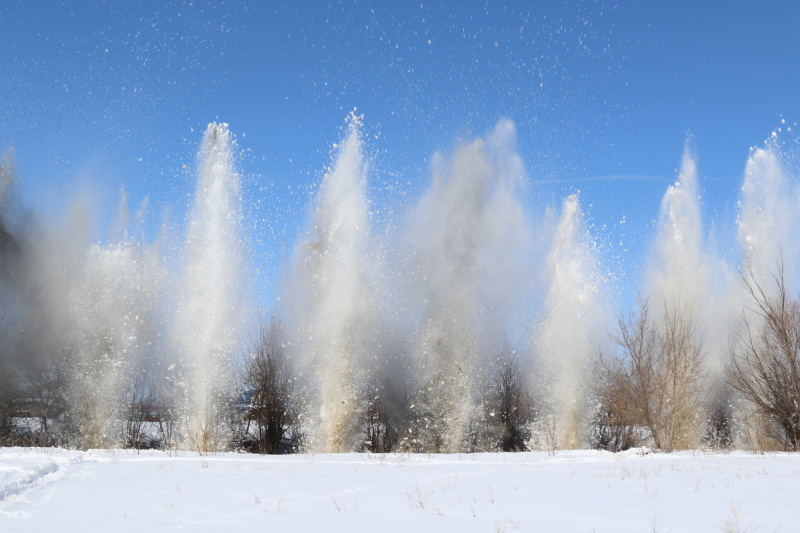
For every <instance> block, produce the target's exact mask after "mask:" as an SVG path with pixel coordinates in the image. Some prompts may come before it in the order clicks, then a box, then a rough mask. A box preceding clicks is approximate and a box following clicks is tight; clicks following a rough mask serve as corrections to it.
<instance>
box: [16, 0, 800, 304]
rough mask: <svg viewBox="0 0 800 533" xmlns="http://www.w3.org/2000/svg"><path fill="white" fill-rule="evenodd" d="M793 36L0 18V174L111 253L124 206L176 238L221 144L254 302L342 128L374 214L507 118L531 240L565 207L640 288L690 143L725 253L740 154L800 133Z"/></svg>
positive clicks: (160, 14)
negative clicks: (214, 133)
mask: <svg viewBox="0 0 800 533" xmlns="http://www.w3.org/2000/svg"><path fill="white" fill-rule="evenodd" d="M798 20H800V4H797V3H796V2H792V1H774V2H749V1H736V2H725V3H720V2H710V1H693V2H690V1H671V2H629V1H624V0H623V1H619V2H522V1H520V2H494V1H485V0H484V1H480V2H478V1H462V2H445V3H438V4H434V3H428V2H424V1H423V2H377V1H376V2H365V1H353V0H342V1H336V2H316V1H311V2H276V1H266V2H222V1H215V2H207V1H183V2H164V3H161V2H158V3H157V2H147V1H141V2H64V3H61V2H30V1H24V0H6V1H5V2H3V4H2V7H0V49H2V50H3V71H2V75H0V150H5V149H7V148H11V147H13V148H14V149H15V151H16V157H17V167H18V172H19V177H20V181H21V182H22V188H21V191H22V198H23V202H24V203H25V204H26V205H27V206H30V207H32V208H34V209H36V210H37V211H38V212H40V213H42V215H43V216H45V217H57V216H58V215H57V213H58V212H59V210H60V209H62V206H64V205H66V204H68V203H69V202H70V201H71V198H72V197H73V196H74V195H77V194H78V193H77V191H78V190H90V191H92V192H93V194H94V195H95V203H96V205H97V209H98V234H97V238H98V239H103V238H105V232H104V230H103V228H104V227H106V226H108V225H109V221H110V220H112V219H113V218H114V216H115V211H116V208H117V194H118V190H119V188H120V187H121V186H124V187H125V188H126V190H127V191H128V194H129V196H130V202H131V207H132V208H133V207H135V206H136V204H138V203H139V202H140V201H141V200H142V199H143V198H144V197H145V196H148V195H149V198H150V201H151V206H152V212H151V216H152V219H153V220H152V221H151V222H152V223H153V224H154V227H155V221H156V220H157V219H158V218H159V217H160V216H162V215H163V213H165V212H169V213H171V216H173V217H174V218H176V219H178V220H182V217H183V216H185V211H186V208H187V206H188V205H189V198H188V195H190V194H191V191H192V189H193V186H194V182H193V179H194V177H193V174H192V172H191V168H192V167H193V166H194V163H195V154H196V151H197V148H198V146H199V144H200V140H201V136H202V131H203V129H204V128H205V126H206V124H207V123H208V122H210V121H214V120H221V121H224V122H228V123H229V124H230V126H231V130H232V131H233V132H234V134H235V135H236V136H237V138H238V146H239V148H240V149H241V151H242V155H241V158H240V162H239V168H240V170H241V172H242V174H243V176H244V191H245V199H246V203H247V206H246V212H247V213H248V217H249V220H250V221H251V222H252V226H250V227H248V230H247V231H248V234H249V236H250V238H251V239H252V242H253V243H254V250H253V252H254V253H253V264H254V266H258V267H259V268H260V269H261V270H260V272H261V274H260V276H261V277H262V278H263V279H262V281H263V282H264V283H265V284H266V285H268V286H269V285H270V284H271V283H273V282H274V278H275V277H276V276H277V274H278V271H279V265H280V264H281V260H282V259H285V257H286V253H287V252H286V250H288V249H290V248H291V246H292V245H293V243H294V242H295V239H296V235H297V234H298V233H299V231H300V229H301V227H302V225H303V221H304V216H305V209H306V206H307V204H308V202H309V199H310V194H311V192H310V191H312V190H313V189H312V188H311V185H312V184H313V183H315V182H318V181H319V180H320V178H321V176H322V174H323V169H324V167H325V166H326V165H327V164H328V163H329V161H330V150H331V146H332V144H333V143H334V142H336V141H338V140H339V139H340V137H341V135H342V134H343V127H344V125H345V120H346V118H347V116H348V114H349V112H350V111H351V110H352V109H354V108H357V109H358V113H360V114H361V113H363V115H364V133H365V139H366V145H367V150H368V152H369V153H370V156H371V157H372V160H373V164H372V174H371V176H370V180H371V182H370V187H371V189H370V195H371V200H372V202H373V205H375V206H378V207H379V208H382V210H384V211H391V210H392V209H393V208H396V206H397V205H401V204H403V203H407V202H408V201H413V199H415V198H418V197H419V196H420V195H421V194H422V192H423V191H424V190H425V189H426V188H427V187H428V184H429V180H430V173H429V167H428V165H429V161H430V157H431V154H432V153H433V152H434V151H437V150H438V151H443V152H448V151H450V150H451V149H452V148H453V147H454V146H455V145H456V143H457V142H458V141H461V140H468V139H471V138H473V137H475V136H481V135H484V134H485V133H486V132H487V131H489V130H490V129H491V128H492V127H493V125H494V124H495V123H496V122H497V121H498V120H499V119H500V118H504V117H505V118H510V119H511V120H513V121H514V123H515V124H516V126H517V135H518V148H519V152H520V155H521V156H522V158H523V160H524V162H525V165H526V172H527V178H528V187H527V189H526V194H527V195H528V198H527V199H526V200H527V201H528V202H529V206H530V212H531V216H532V218H534V219H535V218H536V217H537V216H538V213H539V212H540V211H541V210H542V209H543V206H545V205H547V204H558V203H560V201H561V199H562V198H563V197H564V196H565V195H567V194H569V193H571V192H574V191H576V190H580V191H581V199H582V203H583V205H584V209H585V210H586V211H587V215H588V217H589V219H590V221H591V222H592V223H593V224H594V227H595V232H596V233H597V234H598V237H600V238H601V240H604V241H606V244H605V245H604V246H606V247H607V248H608V249H609V250H611V251H610V252H609V254H610V255H611V256H619V255H620V251H621V250H622V249H623V248H624V249H626V250H632V251H630V252H624V253H623V254H622V255H623V256H624V257H623V258H622V259H619V260H618V261H620V262H621V263H622V265H621V266H620V267H619V268H621V269H624V270H626V271H627V277H628V278H630V279H632V280H635V279H636V278H637V276H639V272H638V270H639V268H640V264H641V261H642V259H643V257H644V253H645V251H646V249H647V247H648V246H649V245H650V242H651V240H652V238H653V234H654V222H653V221H654V220H656V219H657V217H658V208H659V203H660V201H661V196H662V194H663V192H664V191H665V189H666V187H667V186H668V185H669V184H670V183H671V182H672V181H674V179H675V176H676V170H677V167H678V165H679V163H680V159H681V154H682V151H683V147H684V143H685V142H686V139H687V137H688V138H690V146H691V147H692V149H693V151H694V152H695V154H696V155H697V159H698V165H699V173H700V187H701V191H702V194H703V209H704V212H705V221H706V224H707V225H709V226H711V225H714V226H719V227H720V228H722V229H721V230H720V231H721V233H723V234H724V233H726V231H727V232H728V233H730V232H731V231H733V230H731V229H730V228H731V225H732V223H733V220H734V218H735V215H736V209H735V206H736V201H737V194H738V189H739V187H740V183H741V176H742V171H743V168H744V163H745V160H746V158H747V155H748V150H749V148H750V147H751V146H755V145H761V144H762V143H763V142H764V140H765V139H767V138H768V137H769V136H770V134H771V132H772V131H773V130H775V129H777V128H779V127H782V124H781V119H784V120H785V121H786V125H791V124H794V122H795V121H797V120H799V119H800V99H799V98H798V93H799V92H800V91H798V89H799V88H800V44H798V42H797V31H796V23H797V21H798ZM786 125H783V127H784V129H785V126H786ZM785 138H788V139H789V140H788V142H790V143H792V142H793V140H792V139H791V138H789V136H785ZM623 217H624V218H625V220H626V223H625V225H624V228H623V227H621V226H620V224H619V222H620V220H622V219H623ZM725 228H728V229H727V230H726V229H725ZM154 231H155V230H154ZM621 240H624V241H625V242H624V244H623V246H622V247H620V245H619V243H620V241H621ZM730 243H731V244H730V246H731V247H733V241H730ZM626 254H627V255H626ZM631 285H632V286H631V287H629V290H630V291H631V292H634V291H635V290H636V287H635V285H636V281H632V282H631ZM266 291H267V294H269V289H266ZM267 297H271V296H267Z"/></svg>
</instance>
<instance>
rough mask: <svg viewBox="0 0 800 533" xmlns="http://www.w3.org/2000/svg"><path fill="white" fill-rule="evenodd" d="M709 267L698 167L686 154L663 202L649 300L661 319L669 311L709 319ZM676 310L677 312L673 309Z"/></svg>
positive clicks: (649, 269) (652, 264)
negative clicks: (698, 187) (701, 209)
mask: <svg viewBox="0 0 800 533" xmlns="http://www.w3.org/2000/svg"><path fill="white" fill-rule="evenodd" d="M708 269H709V264H708V260H707V258H706V257H705V256H704V252H703V227H702V222H701V214H700V201H699V195H698V191H697V166H696V164H695V162H694V160H693V159H692V157H691V154H690V153H689V150H688V148H687V149H685V150H684V153H683V159H682V161H681V170H680V174H679V176H678V181H677V182H675V183H674V184H673V185H671V186H670V187H669V188H668V189H667V192H666V193H665V194H664V198H663V199H662V201H661V214H660V218H659V225H658V235H657V236H656V241H655V246H654V251H653V259H652V261H651V264H650V265H649V268H648V272H647V277H648V279H647V289H646V297H647V299H648V303H649V305H650V306H651V307H652V310H653V312H654V313H656V315H657V316H661V315H662V314H663V312H664V311H665V310H666V309H670V310H673V311H677V312H678V313H680V314H681V315H688V314H692V315H694V318H695V319H697V318H698V317H705V316H706V315H707V312H706V308H707V306H708V305H709V271H708ZM673 308H674V309H673Z"/></svg>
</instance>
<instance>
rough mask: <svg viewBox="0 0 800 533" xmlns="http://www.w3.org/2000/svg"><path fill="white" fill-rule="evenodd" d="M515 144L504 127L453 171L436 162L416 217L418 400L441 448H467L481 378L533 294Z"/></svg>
mask: <svg viewBox="0 0 800 533" xmlns="http://www.w3.org/2000/svg"><path fill="white" fill-rule="evenodd" d="M514 144H515V131H514V125H513V123H511V122H510V121H507V120H503V121H500V122H499V123H498V125H497V126H496V128H495V129H494V131H493V132H492V133H491V135H490V136H489V138H488V142H487V143H484V141H482V140H476V141H474V142H472V143H470V144H467V145H464V146H461V147H459V148H458V149H457V150H456V152H455V154H454V156H453V158H452V161H451V162H450V165H449V166H447V165H446V164H445V163H444V161H443V160H442V158H441V157H440V156H438V155H437V156H436V157H435V158H434V175H433V184H432V186H431V189H430V191H429V192H428V193H427V194H426V195H425V196H424V197H423V198H422V200H421V201H420V202H419V204H418V205H417V206H416V208H415V209H414V210H413V211H412V213H411V223H410V226H409V230H408V231H409V233H408V246H409V249H410V252H409V254H410V258H411V259H410V260H409V273H408V278H407V279H408V282H409V284H410V287H409V289H408V290H409V293H410V294H413V295H415V296H412V298H411V300H412V301H414V302H416V305H417V306H420V308H421V313H420V316H421V317H422V322H421V323H420V324H419V325H418V327H417V331H416V334H415V335H414V341H413V346H412V348H411V350H412V355H413V366H414V376H415V382H416V385H415V390H414V394H415V395H416V396H417V398H418V401H417V402H416V403H417V405H418V408H417V413H416V414H417V416H419V417H420V418H421V419H422V420H420V421H419V422H418V425H419V427H420V431H421V433H423V434H422V435H421V437H422V438H423V440H426V441H428V442H426V445H427V446H430V447H431V448H432V449H436V448H441V451H448V452H457V451H460V450H462V449H463V446H464V438H465V431H466V429H467V427H468V425H469V424H470V422H472V421H473V412H474V408H475V405H474V403H475V401H476V399H477V398H476V395H477V393H478V384H479V378H481V377H482V376H481V375H480V372H481V371H482V369H484V368H485V367H486V362H487V359H488V355H489V353H490V351H491V350H494V351H496V350H497V349H498V347H499V346H501V345H502V344H503V343H504V342H505V341H506V340H507V338H506V335H507V331H506V330H505V328H506V327H508V324H507V323H506V322H507V313H508V312H509V311H510V310H513V309H514V308H515V306H516V305H517V304H518V302H519V298H520V297H521V296H522V294H523V293H524V292H525V291H524V290H523V288H522V287H523V282H522V281H521V280H522V279H523V278H524V274H523V271H524V267H523V265H524V261H525V258H526V256H527V252H528V249H529V247H530V237H529V230H528V227H527V224H526V220H525V216H524V213H523V209H522V206H521V203H520V200H519V192H518V191H519V187H520V185H521V181H522V164H521V161H520V159H519V157H518V156H517V155H516V154H515V153H514ZM412 305H413V304H412ZM419 406H424V410H421V407H419ZM425 433H427V434H428V435H427V436H426V435H425Z"/></svg>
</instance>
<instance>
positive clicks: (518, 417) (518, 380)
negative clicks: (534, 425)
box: [488, 344, 532, 452]
mask: <svg viewBox="0 0 800 533" xmlns="http://www.w3.org/2000/svg"><path fill="white" fill-rule="evenodd" d="M490 386H491V389H490V391H491V392H490V401H489V404H488V405H489V409H490V412H489V415H490V417H491V418H494V419H496V420H497V422H498V423H499V425H500V430H501V434H500V442H499V443H498V444H499V447H500V449H501V450H503V451H507V452H510V451H514V452H517V451H525V450H526V442H527V441H528V439H529V438H530V432H529V430H528V423H529V422H530V421H531V412H532V401H531V398H530V396H529V395H528V394H527V392H526V391H525V387H524V385H523V383H522V373H521V372H520V366H519V358H518V357H517V351H516V350H514V349H512V348H511V346H510V345H508V344H507V345H505V346H504V347H503V349H502V350H501V352H500V354H499V355H498V357H497V359H496V361H495V364H494V372H493V374H492V380H491V383H490Z"/></svg>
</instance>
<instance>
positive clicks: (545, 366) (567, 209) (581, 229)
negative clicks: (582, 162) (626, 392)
mask: <svg viewBox="0 0 800 533" xmlns="http://www.w3.org/2000/svg"><path fill="white" fill-rule="evenodd" d="M547 273H548V278H549V280H548V283H549V286H548V289H547V299H546V303H545V318H544V320H543V322H542V325H541V327H540V328H539V330H538V331H537V333H536V338H535V339H534V346H535V351H536V353H537V355H538V357H537V360H538V361H539V362H540V365H541V367H540V368H541V370H542V371H543V373H544V376H546V377H545V380H544V381H545V383H542V384H541V385H542V388H543V390H541V391H538V396H540V401H543V402H544V404H545V407H546V408H549V410H550V412H549V413H545V412H540V413H539V414H540V420H539V421H538V425H540V426H542V427H540V428H537V431H538V432H539V433H541V432H544V433H545V434H549V435H551V436H554V437H555V442H552V443H543V444H545V445H547V446H548V447H558V448H565V449H575V448H578V447H580V446H585V444H586V435H585V429H586V424H587V423H588V420H586V418H587V417H586V412H587V411H586V405H585V400H586V398H585V392H584V383H585V380H586V378H587V374H586V372H587V366H588V363H589V360H590V357H591V355H592V352H593V351H594V350H596V349H597V343H598V342H599V341H600V339H601V336H602V334H603V325H604V320H605V316H606V314H607V309H603V306H602V304H601V300H600V295H601V287H600V283H601V280H600V278H599V276H598V265H597V259H596V257H595V254H594V251H593V249H592V240H591V236H590V235H589V232H588V230H587V229H586V226H585V223H584V220H583V213H582V211H581V207H580V202H579V199H578V195H576V194H573V195H572V196H569V197H568V198H567V199H565V200H564V203H563V205H562V209H561V219H560V221H559V223H558V226H557V228H556V231H555V235H554V236H553V244H552V247H551V250H550V253H549V255H548V256H547ZM546 428H549V431H548V430H547V429H546ZM551 438H552V437H551Z"/></svg>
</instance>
